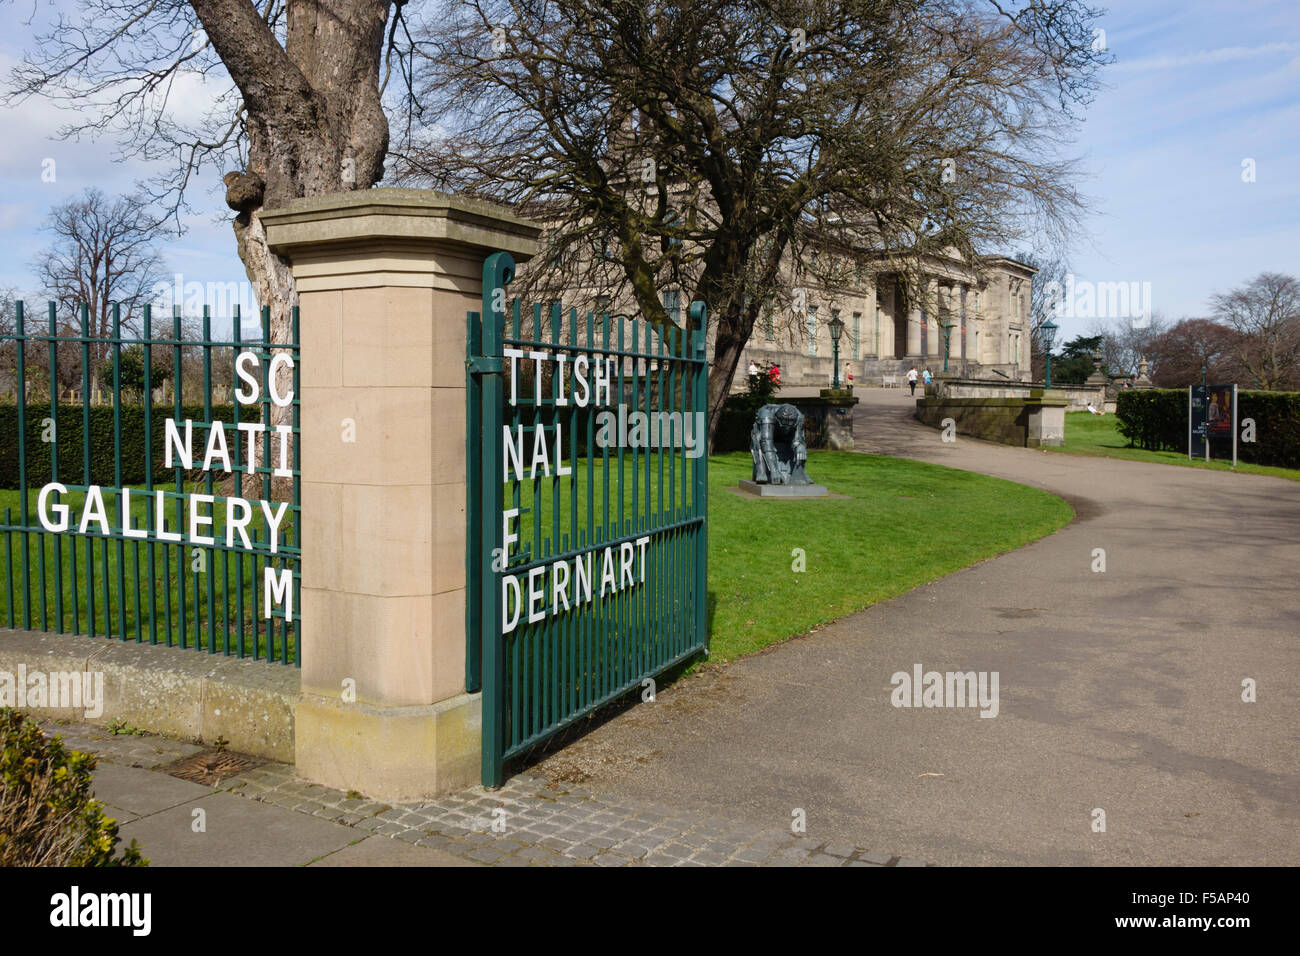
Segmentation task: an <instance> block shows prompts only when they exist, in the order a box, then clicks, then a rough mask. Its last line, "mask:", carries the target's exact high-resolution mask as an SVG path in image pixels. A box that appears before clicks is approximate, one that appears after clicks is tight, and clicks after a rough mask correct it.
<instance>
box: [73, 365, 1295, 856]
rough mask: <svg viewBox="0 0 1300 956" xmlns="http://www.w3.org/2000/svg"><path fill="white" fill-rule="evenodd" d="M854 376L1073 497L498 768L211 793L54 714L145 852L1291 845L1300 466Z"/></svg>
mask: <svg viewBox="0 0 1300 956" xmlns="http://www.w3.org/2000/svg"><path fill="white" fill-rule="evenodd" d="M861 396H862V404H861V405H860V406H859V409H858V417H857V420H856V425H855V427H856V430H857V434H858V436H859V439H860V447H859V450H860V451H864V452H871V453H876V454H890V455H901V456H904V457H908V458H916V459H922V460H926V461H934V462H937V463H940V464H944V465H948V466H950V467H954V468H964V469H970V470H974V471H980V472H985V473H988V474H993V475H999V476H1002V477H1006V478H1009V479H1012V480H1015V481H1019V482H1022V483H1024V484H1028V485H1033V486H1037V487H1041V488H1045V489H1047V490H1050V491H1052V492H1054V493H1056V494H1059V495H1061V496H1062V497H1064V498H1066V499H1067V500H1069V501H1070V502H1071V503H1072V504H1073V506H1074V507H1075V510H1076V512H1077V513H1078V517H1077V518H1076V519H1075V521H1074V522H1072V523H1071V524H1070V525H1068V526H1067V527H1066V528H1064V529H1062V530H1061V531H1059V532H1057V533H1056V534H1054V535H1051V536H1049V537H1047V538H1044V539H1042V540H1040V541H1038V542H1036V543H1034V544H1031V545H1029V546H1027V547H1025V548H1021V549H1020V550H1018V551H1015V552H1012V553H1010V554H1006V555H1003V556H1001V557H998V558H995V559H991V560H989V561H985V562H982V563H980V564H977V565H974V566H972V567H970V568H967V569H966V570H964V571H960V572H957V573H955V574H952V575H949V576H948V577H946V578H943V579H941V580H939V581H936V582H934V583H932V584H929V585H926V586H924V587H921V588H917V589H916V590H914V591H911V592H909V593H908V594H905V595H902V596H901V597H898V598H895V599H893V600H891V601H886V602H883V603H881V604H878V605H875V606H873V607H871V608H868V609H867V610H865V611H861V612H859V613H857V614H853V615H851V616H849V617H847V618H844V619H843V620H841V621H839V622H837V623H835V624H833V625H830V626H827V627H825V628H821V629H819V630H818V631H816V632H815V633H813V634H811V635H806V636H804V637H802V638H798V639H795V640H792V641H789V642H787V643H785V644H783V645H780V646H777V647H774V648H770V649H769V650H768V651H766V652H764V653H760V654H757V655H754V656H751V657H749V658H746V659H744V660H741V661H738V662H735V663H733V664H730V665H727V666H722V667H709V668H704V669H702V670H701V671H700V672H698V673H697V674H695V675H692V676H691V677H689V678H686V679H684V680H681V681H678V682H677V683H676V684H675V685H673V686H671V687H668V688H666V689H664V690H662V691H661V692H660V693H659V695H658V697H657V700H656V701H655V702H654V703H647V704H639V705H637V706H636V707H633V708H632V709H630V710H628V711H626V712H625V713H623V714H622V715H620V716H619V717H617V718H615V719H613V720H611V721H609V722H607V723H605V724H603V725H602V726H600V727H598V728H597V729H595V730H593V731H592V732H591V733H589V734H587V735H586V736H585V737H583V738H582V739H580V740H579V741H577V742H576V743H574V744H572V745H571V746H569V747H568V748H566V749H564V750H562V751H560V752H558V753H557V754H555V755H554V756H552V757H551V758H549V759H548V760H546V761H544V762H542V763H541V764H539V765H537V766H536V767H534V768H532V769H531V770H529V771H528V772H526V773H523V774H520V775H517V776H515V777H514V778H512V779H511V780H509V781H508V782H507V785H506V786H505V787H504V788H502V789H501V790H498V791H493V792H487V791H484V790H483V789H482V788H478V787H476V788H473V789H471V790H467V791H465V792H463V793H460V794H456V795H453V796H451V797H447V798H443V799H440V800H438V801H434V802H424V803H413V804H402V805H395V806H388V805H385V804H379V803H376V802H373V801H369V800H366V799H364V798H361V797H358V796H357V795H349V794H346V793H342V792H339V791H334V790H329V789H327V788H324V787H319V786H314V785H311V784H307V783H304V782H302V781H299V780H296V779H295V778H294V776H293V768H292V767H288V766H284V765H277V764H267V765H264V766H263V767H260V768H258V769H256V770H252V771H250V772H247V773H245V774H244V775H243V776H240V777H235V778H231V779H228V780H226V781H224V782H222V783H221V784H220V785H219V786H218V787H216V788H213V787H207V786H201V785H199V784H197V783H192V782H190V781H187V780H181V779H177V778H175V777H171V776H168V775H166V774H164V773H160V772H158V769H157V768H160V767H163V766H165V765H167V764H170V763H172V762H173V761H175V760H178V759H180V758H183V757H186V756H189V755H192V754H193V753H195V752H197V751H198V750H199V748H198V747H197V746H196V745H194V744H186V743H181V742H177V741H172V740H168V739H166V738H162V737H155V736H147V737H135V736H127V735H124V736H111V735H109V734H107V733H105V732H104V731H103V730H102V729H99V728H91V727H88V726H84V725H73V726H61V727H57V728H55V729H57V730H58V731H59V732H60V733H62V734H63V735H64V736H65V738H67V739H68V741H69V743H70V744H72V745H74V746H77V747H79V748H80V749H86V750H90V751H92V752H94V753H97V754H98V755H99V756H100V758H101V762H100V766H99V768H98V769H97V771H96V775H95V787H96V792H97V794H98V795H99V796H100V798H101V799H103V800H105V801H106V802H107V803H108V804H109V805H110V807H112V813H113V814H114V815H116V816H117V817H118V818H119V819H120V820H121V821H123V827H122V832H123V835H124V836H125V837H127V838H131V837H134V838H136V839H138V840H139V841H140V842H141V844H143V846H144V850H145V853H146V855H148V856H150V857H151V858H152V860H153V863H154V865H169V864H171V865H211V866H219V865H256V864H264V865H307V864H311V865H409V866H420V865H476V864H487V865H501V866H521V865H540V866H546V865H560V866H564V865H586V864H595V865H602V866H624V865H679V866H681V865H684V866H692V865H694V866H700V865H719V864H722V865H741V866H746V865H747V866H754V865H789V864H797V865H813V866H880V865H890V866H917V865H922V863H938V864H1022V863H1028V864H1067V865H1069V864H1113V863H1129V864H1175V865H1176V864H1237V865H1249V864H1255V865H1261V864H1263V865H1282V864H1290V865H1294V864H1296V863H1297V862H1300V774H1298V773H1297V759H1296V754H1297V751H1298V750H1300V723H1298V722H1297V714H1300V706H1298V704H1300V694H1298V693H1297V687H1298V686H1300V653H1298V652H1297V631H1298V630H1300V596H1298V595H1297V589H1296V569H1297V567H1298V566H1300V484H1296V483H1292V482H1287V481H1283V480H1280V479H1274V478H1265V477H1261V476H1254V475H1233V474H1229V473H1224V472H1211V471H1202V470H1196V469H1191V468H1178V467H1173V466H1168V465H1149V464H1145V463H1138V462H1125V461H1111V460H1104V459H1095V458H1086V457H1080V456H1073V455H1061V454H1054V453H1048V452H1036V451H1029V450H1025V449H1014V448H1008V447H1003V446H997V445H990V444H987V443H983V442H978V441H974V440H970V439H959V440H958V441H957V442H955V443H952V444H945V443H943V442H941V441H940V438H939V433H938V432H937V431H935V430H933V429H929V428H925V427H923V426H921V425H918V424H917V423H915V422H914V421H913V420H911V419H910V417H909V416H910V412H911V409H912V407H913V406H912V403H911V402H910V401H909V400H908V397H907V395H906V392H905V391H904V390H898V391H888V392H886V391H883V390H880V389H866V390H863V392H862V393H861ZM768 504H769V505H771V506H775V507H780V506H781V504H782V503H781V502H772V503H768ZM765 506H767V505H765ZM845 533H846V534H852V529H845ZM799 544H800V543H799V542H797V541H792V542H791V546H792V547H795V546H799ZM1097 548H1101V549H1104V550H1105V553H1106V570H1105V572H1104V573H1096V572H1093V571H1092V570H1091V568H1092V566H1093V563H1094V560H1095V557H1094V551H1095V549H1097ZM816 561H817V556H816V555H815V554H812V553H810V554H809V555H808V572H807V573H816ZM918 664H919V665H921V666H922V667H923V669H924V670H926V671H931V670H933V671H940V672H944V671H987V672H994V671H996V672H997V673H998V674H999V679H1000V681H999V692H1000V709H999V713H998V715H997V717H996V718H993V719H984V718H981V717H980V716H979V712H978V711H977V710H974V709H942V708H933V709H927V708H916V709H902V708H895V707H893V706H891V704H890V693H891V690H892V688H891V686H890V678H891V675H893V674H894V673H895V672H898V671H907V672H910V671H912V669H913V667H914V665H918ZM1246 678H1253V679H1254V680H1255V681H1257V682H1258V700H1257V702H1255V703H1244V702H1242V700H1241V694H1242V681H1243V680H1244V679H1246ZM198 809H202V810H204V815H203V816H204V818H205V827H206V828H205V830H204V831H203V832H195V825H194V821H195V819H196V814H195V811H196V810H198ZM1098 810H1102V811H1104V813H1105V831H1104V832H1099V831H1097V830H1096V829H1095V827H1096V826H1097V821H1098V820H1099V819H1100V818H1099V817H1098V815H1097V813H1096V811H1098ZM798 820H803V821H805V824H806V832H804V833H801V834H796V833H794V832H792V822H795V821H798ZM494 821H503V822H504V832H497V831H496V830H494V829H493V822H494ZM500 826H501V824H500V823H498V827H500Z"/></svg>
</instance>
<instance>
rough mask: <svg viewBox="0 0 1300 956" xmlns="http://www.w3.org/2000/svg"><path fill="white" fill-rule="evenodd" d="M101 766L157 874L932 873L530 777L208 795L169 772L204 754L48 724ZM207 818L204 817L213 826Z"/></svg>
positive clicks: (242, 784)
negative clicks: (383, 794)
mask: <svg viewBox="0 0 1300 956" xmlns="http://www.w3.org/2000/svg"><path fill="white" fill-rule="evenodd" d="M44 727H45V729H46V731H47V733H50V734H55V733H57V734H60V735H61V736H62V737H63V739H64V741H65V742H66V743H67V744H68V745H69V746H70V747H73V748H75V749H77V750H82V751H87V752H90V753H94V754H95V755H96V756H97V757H98V758H99V760H98V765H97V766H96V768H95V774H94V787H93V789H94V793H95V796H96V798H97V799H99V800H100V801H102V802H103V803H105V804H106V812H107V813H108V815H109V816H111V817H113V818H114V819H116V820H117V821H118V823H119V825H120V831H119V832H120V836H121V838H122V840H123V841H124V842H125V841H129V840H132V839H134V840H136V841H137V842H138V843H139V844H140V847H141V851H142V852H143V854H144V855H145V856H146V857H148V858H149V861H150V865H151V866H484V865H486V866H583V865H594V866H763V865H767V866H838V867H855V866H856V867H874V866H904V867H907V866H921V865H923V863H922V862H921V861H919V860H912V859H906V858H899V857H898V856H895V855H894V854H891V853H888V852H882V851H878V850H871V849H867V848H864V847H856V846H842V845H827V841H826V840H824V839H821V840H818V839H813V838H810V837H807V836H802V835H795V834H792V833H791V832H790V831H789V830H788V828H784V827H782V826H772V825H764V824H761V823H759V824H753V823H746V822H738V821H736V820H735V819H734V818H732V817H731V816H730V815H726V814H724V815H717V814H707V813H700V812H696V811H694V810H692V809H690V808H688V807H681V806H675V807H671V808H669V807H665V806H662V805H660V804H658V803H656V802H654V801H651V800H641V799H633V798H628V797H620V796H613V795H607V794H600V793H596V792H593V791H592V790H590V789H589V788H586V787H580V786H572V785H569V784H566V783H563V782H556V781H552V780H549V779H547V778H546V777H544V776H541V775H539V774H536V773H524V774H519V775H516V776H515V777H513V778H512V779H510V780H509V781H508V782H507V783H506V785H505V786H504V787H502V788H500V789H499V790H494V791H486V790H484V788H482V787H473V788H471V789H469V790H466V791H463V792H461V793H458V794H453V795H451V796H447V797H443V798H440V799H438V800H436V801H419V802H413V803H400V804H393V805H389V804H384V803H379V802H377V801H374V800H369V799H366V798H365V797H363V796H361V795H360V794H356V793H345V792H343V791H340V790H331V789H330V788H328V787H322V786H318V785H316V784H311V783H307V782H305V781H302V780H299V779H297V778H296V777H295V776H294V772H293V767H291V766H288V765H285V764H276V763H267V764H263V765H262V766H260V767H257V768H256V769H253V770H250V771H247V772H245V773H244V774H242V775H240V776H236V777H230V778H227V779H223V780H221V781H220V782H219V783H218V784H217V785H216V786H206V785H201V784H199V783H194V782H192V781H190V780H185V779H180V778H177V777H175V776H171V775H169V774H168V773H167V772H166V768H167V767H169V766H170V765H172V764H175V763H177V762H178V761H185V760H186V758H191V757H193V756H195V755H196V754H200V753H204V752H205V748H203V747H200V746H199V745H197V744H194V743H187V742H184V741H179V740H173V739H169V738H167V737H160V736H157V735H154V734H148V735H134V734H119V735H114V734H112V733H109V732H108V731H107V730H105V728H103V727H97V726H91V725H87V724H58V723H54V722H46V723H45V724H44ZM200 811H202V812H201V813H200Z"/></svg>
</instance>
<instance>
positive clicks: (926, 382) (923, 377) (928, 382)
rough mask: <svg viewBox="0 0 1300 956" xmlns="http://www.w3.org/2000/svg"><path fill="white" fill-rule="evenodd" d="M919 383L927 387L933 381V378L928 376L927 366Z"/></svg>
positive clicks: (928, 369)
mask: <svg viewBox="0 0 1300 956" xmlns="http://www.w3.org/2000/svg"><path fill="white" fill-rule="evenodd" d="M921 381H923V382H924V383H925V384H926V385H929V384H930V383H931V382H933V381H934V376H933V375H931V374H930V368H929V366H926V369H925V371H924V372H922V373H921Z"/></svg>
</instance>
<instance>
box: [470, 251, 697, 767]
mask: <svg viewBox="0 0 1300 956" xmlns="http://www.w3.org/2000/svg"><path fill="white" fill-rule="evenodd" d="M513 276H514V261H513V260H512V259H511V258H510V256H509V255H508V254H506V253H495V254H494V255H492V256H490V257H488V259H487V261H486V262H485V263H484V267H483V311H482V313H477V312H471V313H469V316H468V338H467V345H468V348H467V353H466V354H467V356H468V359H467V363H466V365H467V388H468V401H467V416H468V417H467V429H466V435H467V446H466V461H467V475H466V480H467V499H468V500H467V512H468V513H467V521H468V529H469V533H468V539H469V540H468V548H467V556H466V561H467V564H466V571H467V582H468V587H467V604H466V638H467V643H466V686H467V688H468V689H469V690H471V691H475V690H479V689H481V690H482V692H483V702H482V713H483V725H482V726H483V748H482V753H483V783H484V784H485V785H488V786H496V785H499V784H500V783H501V780H502V777H503V773H504V770H503V765H504V762H505V761H506V760H508V759H510V758H511V757H515V756H517V755H520V754H522V753H524V752H525V751H526V750H528V749H529V748H531V747H533V746H535V745H536V744H538V743H539V742H541V741H543V740H545V739H547V738H548V737H550V736H551V735H553V734H555V733H556V732H558V731H559V730H561V729H563V728H564V727H566V726H568V725H569V724H572V723H573V722H574V721H576V720H577V719H578V718H580V717H582V716H583V715H585V714H588V713H591V712H592V711H594V710H596V709H597V708H599V707H601V706H603V705H604V704H606V703H609V702H611V701H613V700H615V699H617V698H618V697H620V696H622V695H624V694H627V693H628V692H630V691H633V690H635V689H637V688H638V687H640V686H642V683H643V681H644V680H645V679H646V678H648V677H651V676H653V675H655V674H658V673H661V672H662V671H664V670H666V669H668V668H670V667H673V666H675V665H677V664H679V663H681V662H683V661H685V660H687V659H689V658H691V657H692V656H694V655H696V654H699V653H701V652H706V651H707V641H708V617H707V614H708V592H707V584H706V577H707V575H706V570H707V568H706V542H707V520H706V515H707V491H706V489H707V467H708V464H707V463H708V458H707V454H706V451H707V448H706V437H707V436H706V431H705V426H704V422H705V421H706V420H707V416H706V415H705V409H706V407H707V383H706V378H707V368H708V366H707V363H706V361H705V357H704V333H703V331H702V329H703V328H704V327H705V323H704V305H703V303H695V304H694V305H692V307H691V316H692V319H693V323H694V327H695V329H696V331H694V332H690V333H688V332H686V331H683V330H676V329H675V330H673V333H675V334H673V333H670V335H669V336H668V337H667V341H666V340H665V336H664V335H662V334H661V332H660V330H659V329H658V328H657V327H656V326H654V325H652V324H651V323H649V322H645V321H638V320H637V319H634V318H633V319H629V318H624V317H611V316H610V315H608V314H599V315H598V314H593V313H591V312H587V313H585V315H579V313H578V312H577V310H575V309H569V310H567V317H566V311H565V310H564V309H563V308H562V307H561V305H560V304H558V303H556V304H554V305H552V306H550V307H549V308H547V309H544V308H543V307H542V306H541V305H540V304H539V305H534V306H532V308H531V310H530V312H531V316H530V318H531V322H530V323H529V327H527V328H525V323H524V308H523V305H522V303H521V302H520V301H519V300H517V299H516V300H514V301H513V302H511V303H507V300H506V296H505V287H506V285H507V283H508V282H509V281H510V279H511V278H513ZM507 310H508V311H509V328H507V315H506V313H507ZM482 317H486V318H482ZM511 350H513V351H514V353H515V358H514V360H513V362H512V360H511V358H510V355H511ZM540 353H545V354H546V355H548V356H552V358H551V359H548V360H546V361H545V363H544V364H543V363H542V362H541V361H538V362H536V363H534V362H532V361H531V356H532V355H534V354H540ZM521 354H522V357H520V356H521ZM557 356H564V357H565V358H564V360H563V361H556V360H555V358H554V357H557ZM580 356H583V357H585V359H584V361H585V364H586V368H587V369H588V375H591V376H593V377H594V371H592V370H594V368H595V366H596V364H597V363H598V362H608V363H610V364H609V365H608V366H607V367H608V368H609V369H610V373H611V374H610V376H609V392H608V395H607V396H606V397H607V399H608V400H607V401H605V402H603V403H600V404H597V403H594V402H592V401H591V399H593V398H594V397H595V395H596V393H597V386H595V384H594V382H593V381H592V380H591V379H588V381H587V385H588V388H589V391H588V392H587V398H588V403H587V404H586V406H585V407H582V406H579V405H578V404H577V396H578V395H579V394H581V392H580V391H578V390H579V389H580V388H581V385H580V383H579V377H578V368H577V366H578V359H579V357H580ZM539 372H540V374H541V377H542V380H541V382H538V381H537V380H536V376H537V375H538V374H539ZM512 384H513V386H514V387H513V388H512ZM512 393H513V394H514V396H515V398H516V401H514V402H513V403H512V402H511V401H510V398H511V395H512ZM539 399H540V400H539ZM620 406H622V412H620ZM632 412H640V413H643V414H645V415H646V416H648V417H649V416H656V417H657V418H658V420H659V421H660V423H661V424H666V425H667V430H666V432H664V433H663V434H657V435H656V438H657V440H656V441H655V443H654V444H653V446H649V447H647V445H648V443H646V444H638V443H636V442H635V441H624V438H626V437H627V436H626V435H625V434H624V430H623V429H622V428H621V427H619V422H620V418H619V416H620V414H626V415H627V416H628V417H631V413H632ZM697 415H698V425H697V426H696V427H697V429H698V431H697V434H696V435H695V440H696V442H697V443H698V444H697V445H695V447H694V448H693V447H692V445H691V444H689V443H688V442H687V441H685V438H686V437H687V436H686V434H684V431H685V428H686V427H689V426H688V425H687V423H688V422H692V423H694V422H695V421H696V420H697ZM602 416H606V417H602ZM609 416H612V417H609ZM674 416H679V417H676V418H674ZM611 426H613V427H612V428H611ZM602 427H604V428H606V429H607V430H606V431H605V432H604V433H603V434H602ZM507 430H508V434H510V435H512V436H515V437H514V439H513V441H512V440H511V439H508V438H507V437H506V435H507ZM539 431H540V432H541V435H540V436H539V434H538V433H539ZM633 434H634V433H633ZM611 435H613V436H616V439H617V440H615V441H613V442H611V441H610V440H609V438H610V437H611ZM642 437H643V438H644V437H646V436H645V435H644V434H643V436H642ZM521 438H522V440H521ZM508 442H510V446H509V447H510V455H507V443H508ZM539 443H540V445H539ZM539 447H540V448H541V449H544V452H543V453H544V454H545V457H546V461H545V462H544V463H543V464H542V465H540V466H538V467H537V468H536V471H535V472H534V468H533V467H532V466H534V465H538V462H537V460H535V459H533V457H532V453H533V452H535V451H537V450H538V449H539ZM516 450H519V451H521V452H523V451H525V450H526V452H527V453H528V455H529V462H528V464H529V467H528V469H527V470H528V475H527V476H521V475H520V474H519V469H518V468H517V467H516V466H515V465H514V464H513V462H514V461H515V460H516V459H515V458H514V454H515V451H516ZM693 452H698V453H693ZM507 509H509V510H511V511H512V513H513V512H515V511H517V513H518V514H517V516H515V517H512V518H511V519H510V520H509V521H507V520H506V519H505V517H504V515H505V513H506V511H507ZM507 533H508V534H509V535H510V536H511V538H512V540H511V542H510V546H509V547H507V546H506V535H507ZM607 552H608V554H613V555H615V556H616V564H617V567H616V570H617V576H618V580H617V582H616V584H617V586H616V587H614V588H607V583H608V582H607V580H605V579H604V574H603V570H604V567H603V566H604V564H605V562H606V561H608V555H607ZM629 555H630V558H631V560H630V561H629V560H628V559H629ZM580 566H581V567H580ZM586 568H590V569H591V570H590V571H589V572H587V573H586V574H585V575H584V569H586ZM584 576H585V577H586V578H587V582H588V587H587V589H586V591H585V592H584V590H583V587H582V583H581V581H582V578H583V577H584ZM511 581H513V582H515V584H517V585H518V587H519V591H518V592H517V593H516V592H514V591H513V590H512V586H511V584H510V582H511ZM534 585H540V588H541V590H540V592H539V591H537V590H536V588H535V587H534ZM538 594H540V595H541V600H538V599H537V598H536V595H538ZM584 594H585V597H586V600H584V599H583V598H584ZM512 598H514V600H513V603H512ZM521 602H522V603H521ZM543 606H544V613H539V614H537V615H535V614H534V613H533V612H534V611H535V610H539V611H540V610H542V609H543ZM514 613H517V621H513V622H512V621H510V620H507V618H508V617H512V616H513V614H514Z"/></svg>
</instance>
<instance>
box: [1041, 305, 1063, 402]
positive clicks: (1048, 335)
mask: <svg viewBox="0 0 1300 956" xmlns="http://www.w3.org/2000/svg"><path fill="white" fill-rule="evenodd" d="M1058 328H1059V326H1058V325H1057V324H1056V323H1055V322H1053V321H1052V320H1051V319H1048V320H1047V321H1046V322H1044V323H1043V324H1042V325H1041V326H1039V330H1040V331H1041V332H1042V333H1043V350H1044V351H1045V352H1046V353H1047V374H1046V376H1045V377H1044V379H1045V380H1044V382H1043V386H1044V387H1045V388H1051V387H1052V343H1053V342H1054V341H1055V340H1056V330H1057V329H1058Z"/></svg>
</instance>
